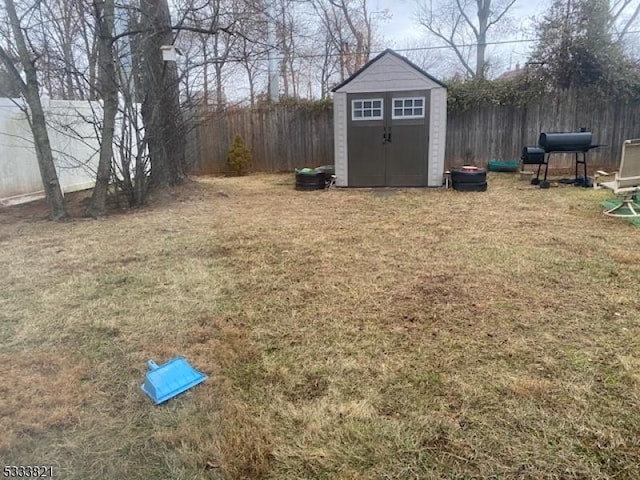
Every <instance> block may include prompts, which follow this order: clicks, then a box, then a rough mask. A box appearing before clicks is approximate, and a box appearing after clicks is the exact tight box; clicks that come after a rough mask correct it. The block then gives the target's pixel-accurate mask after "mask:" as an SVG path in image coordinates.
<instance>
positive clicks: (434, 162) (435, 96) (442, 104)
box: [427, 87, 447, 187]
mask: <svg viewBox="0 0 640 480" xmlns="http://www.w3.org/2000/svg"><path fill="white" fill-rule="evenodd" d="M446 141H447V89H446V88H442V87H439V88H434V89H432V90H431V116H430V120H429V172H428V174H427V185H428V186H429V187H440V186H442V183H443V180H444V153H445V145H446Z"/></svg>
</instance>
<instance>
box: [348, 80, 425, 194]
mask: <svg viewBox="0 0 640 480" xmlns="http://www.w3.org/2000/svg"><path fill="white" fill-rule="evenodd" d="M347 99H348V110H349V111H348V122H347V125H348V132H347V149H348V155H349V186H351V187H423V186H426V185H427V163H428V160H427V152H428V145H429V129H428V125H429V91H427V90H421V91H410V92H384V93H382V92H381V93H352V94H349V95H348V97H347Z"/></svg>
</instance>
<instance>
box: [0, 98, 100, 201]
mask: <svg viewBox="0 0 640 480" xmlns="http://www.w3.org/2000/svg"><path fill="white" fill-rule="evenodd" d="M15 102H18V103H19V102H21V100H19V99H15ZM43 107H44V109H45V115H46V118H47V124H48V131H49V141H50V142H51V148H52V150H53V156H54V161H55V165H56V171H57V172H58V177H59V180H60V186H61V187H62V190H63V193H68V192H73V191H76V190H82V189H86V188H91V187H93V185H94V184H95V173H94V172H95V170H96V168H97V163H98V156H97V153H96V152H97V151H98V149H99V144H98V139H97V138H96V136H95V131H94V127H93V125H92V124H91V123H90V122H89V121H88V120H92V119H93V114H94V111H95V112H97V114H98V115H99V116H101V106H100V104H99V103H98V102H92V103H90V102H80V101H73V102H72V101H63V100H52V101H47V100H46V99H43ZM72 132H73V133H72ZM79 137H82V138H79ZM42 196H44V192H43V186H42V180H41V179H40V170H39V168H38V160H37V158H36V152H35V148H34V145H33V134H32V133H31V129H30V128H29V124H28V123H27V119H26V117H25V114H24V113H23V112H22V110H21V109H20V107H18V106H17V105H16V104H15V103H14V101H13V100H11V99H8V98H0V203H1V204H13V203H22V202H24V201H29V200H33V199H35V198H39V197H42Z"/></svg>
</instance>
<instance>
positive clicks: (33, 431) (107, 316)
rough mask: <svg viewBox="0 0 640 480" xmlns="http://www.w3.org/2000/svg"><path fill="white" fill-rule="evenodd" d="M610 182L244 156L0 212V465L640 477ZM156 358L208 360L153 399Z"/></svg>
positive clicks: (633, 368) (634, 309) (632, 267)
mask: <svg viewBox="0 0 640 480" xmlns="http://www.w3.org/2000/svg"><path fill="white" fill-rule="evenodd" d="M221 191H222V192H224V193H225V194H221V193H220V192H221ZM607 196H608V194H607V193H606V192H602V191H593V190H587V189H577V188H573V187H561V188H555V189H550V190H546V191H545V190H540V189H536V188H533V187H531V186H529V185H526V184H524V183H521V182H518V181H517V180H515V179H514V177H511V176H509V175H499V174H493V175H492V176H491V178H490V189H489V191H488V192H487V193H485V194H473V193H469V194H462V193H458V192H453V191H443V190H396V191H388V190H379V191H369V190H348V191H341V190H335V191H330V192H296V191H294V189H293V188H292V178H291V176H288V175H287V176H284V175H273V176H261V175H256V176H249V177H243V178H229V179H214V178H212V179H201V180H199V181H198V182H196V183H193V184H191V185H188V186H186V187H184V188H181V189H178V190H176V191H175V192H172V193H171V194H169V195H167V197H166V198H161V199H156V200H155V201H154V203H153V204H152V207H149V208H147V209H144V210H139V211H133V212H129V213H123V214H118V215H113V216H111V217H109V218H106V219H104V220H100V221H87V220H76V221H73V222H69V223H62V224H56V223H50V222H46V221H43V220H42V217H43V216H44V214H45V210H42V209H40V207H37V206H36V207H33V206H31V207H21V208H12V209H5V210H2V211H0V247H1V248H0V267H1V271H2V276H3V278H2V286H3V288H2V289H1V290H0V342H1V344H2V350H1V353H0V427H1V428H2V432H3V435H2V438H0V458H2V460H3V462H4V463H5V464H53V465H54V466H55V471H56V472H57V478H71V479H86V478H113V479H116V478H118V479H120V478H140V479H154V478H157V479H166V478H172V479H200V478H202V479H204V478H214V479H220V478H229V479H259V478H272V479H295V478H326V479H369V478H385V479H409V478H434V479H437V478H518V479H538V478H584V479H587V478H589V479H591V478H596V479H597V478H601V479H605V478H616V479H634V478H639V477H640V467H639V465H640V440H639V439H640V373H639V372H640V349H639V347H640V341H639V339H640V315H639V313H638V312H639V311H640V300H639V298H640V297H639V296H638V295H637V293H636V292H637V288H636V287H637V285H638V281H639V279H640V275H639V273H640V253H639V252H640V251H639V250H638V235H639V232H640V231H639V230H638V229H637V228H636V227H633V226H631V225H629V224H627V223H625V222H622V221H616V220H614V219H611V218H606V217H604V216H603V215H602V214H601V213H600V207H599V201H600V200H602V199H604V198H607ZM177 354H181V355H185V356H186V357H187V358H188V359H189V360H190V361H191V362H192V364H193V365H195V366H196V367H198V368H199V369H201V370H203V371H205V372H207V373H208V374H209V375H210V379H209V380H208V381H207V382H205V383H204V384H202V385H200V386H198V387H197V388H194V389H193V390H192V391H190V392H188V393H186V394H184V395H182V396H180V397H178V398H176V399H174V400H172V401H170V402H168V403H167V404H165V405H163V406H161V407H155V406H153V405H152V404H151V402H150V401H149V400H148V399H147V398H145V397H144V396H143V394H142V393H141V391H140V389H139V385H140V383H141V382H142V380H143V377H144V372H145V362H146V360H147V359H149V358H153V359H155V360H156V361H158V362H163V361H166V360H168V359H169V358H171V357H172V356H174V355H177Z"/></svg>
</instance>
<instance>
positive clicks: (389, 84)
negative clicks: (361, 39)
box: [336, 54, 442, 93]
mask: <svg viewBox="0 0 640 480" xmlns="http://www.w3.org/2000/svg"><path fill="white" fill-rule="evenodd" d="M432 88H442V86H441V85H439V84H438V83H436V82H434V81H433V80H431V79H429V78H427V77H425V76H424V75H422V74H421V73H420V72H418V71H416V70H415V69H414V68H412V67H411V65H409V64H407V63H406V62H404V61H403V60H401V59H400V58H397V57H395V56H394V55H391V54H388V55H385V56H383V57H382V58H380V59H379V60H378V61H376V62H374V63H373V64H371V65H370V66H369V67H368V68H367V69H366V70H365V71H363V72H362V74H360V75H358V76H357V77H356V78H354V79H353V80H352V81H350V82H349V83H347V84H346V85H345V86H343V87H341V88H340V89H338V92H341V93H342V92H346V93H365V92H387V91H389V90H394V91H402V90H429V89H432ZM336 93H337V92H336Z"/></svg>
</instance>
